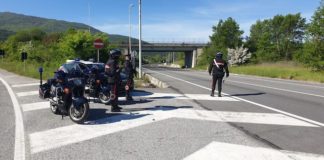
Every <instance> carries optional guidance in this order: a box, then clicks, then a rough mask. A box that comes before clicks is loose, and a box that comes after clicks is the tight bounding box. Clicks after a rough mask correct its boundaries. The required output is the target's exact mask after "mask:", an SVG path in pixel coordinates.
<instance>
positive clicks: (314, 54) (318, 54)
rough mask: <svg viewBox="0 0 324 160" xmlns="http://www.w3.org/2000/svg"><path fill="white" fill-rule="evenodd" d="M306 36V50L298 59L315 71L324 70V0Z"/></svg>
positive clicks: (304, 49)
mask: <svg viewBox="0 0 324 160" xmlns="http://www.w3.org/2000/svg"><path fill="white" fill-rule="evenodd" d="M306 34H307V38H306V42H305V45H304V48H303V50H302V52H300V54H298V55H297V56H296V59H298V60H299V61H300V62H303V63H305V64H306V65H308V66H310V67H312V68H314V69H315V70H324V0H322V1H321V3H320V6H319V7H318V8H317V10H316V11H315V13H314V15H313V16H312V19H311V23H310V24H309V26H308V27H307V31H306Z"/></svg>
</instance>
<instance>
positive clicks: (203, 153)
mask: <svg viewBox="0 0 324 160" xmlns="http://www.w3.org/2000/svg"><path fill="white" fill-rule="evenodd" d="M201 159H209V160H225V159H226V160H261V159H262V160H263V159H264V160H292V159H291V158H290V157H289V156H288V155H286V154H284V153H282V152H280V151H279V150H275V149H272V148H261V147H252V146H244V145H239V144H230V143H223V142H215V141H214V142H211V143H209V144H208V145H207V146H205V147H204V148H202V149H200V150H198V151H196V152H194V153H193V154H191V155H189V156H187V157H186V158H184V160H201Z"/></svg>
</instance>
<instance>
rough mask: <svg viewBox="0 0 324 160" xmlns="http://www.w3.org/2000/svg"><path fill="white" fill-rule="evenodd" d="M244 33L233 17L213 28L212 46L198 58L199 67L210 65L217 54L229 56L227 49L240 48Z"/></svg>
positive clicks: (205, 49) (206, 48)
mask: <svg viewBox="0 0 324 160" xmlns="http://www.w3.org/2000/svg"><path fill="white" fill-rule="evenodd" d="M242 34H243V31H242V30H240V27H239V25H238V23H237V22H236V21H235V20H234V19H233V18H231V17H229V18H227V19H226V20H225V21H223V20H220V21H219V22H218V24H217V25H216V26H213V35H212V36H210V41H211V45H210V46H208V47H205V48H204V51H203V54H202V55H201V56H200V57H198V66H204V65H206V64H209V62H210V61H211V60H212V58H213V57H215V54H216V53H217V52H222V53H224V54H225V58H226V54H227V48H235V47H238V46H240V45H241V44H242V43H243V42H242Z"/></svg>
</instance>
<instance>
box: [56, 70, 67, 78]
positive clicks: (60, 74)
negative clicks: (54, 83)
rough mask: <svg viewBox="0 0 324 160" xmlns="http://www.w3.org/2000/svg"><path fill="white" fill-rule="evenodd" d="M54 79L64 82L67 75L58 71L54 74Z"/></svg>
mask: <svg viewBox="0 0 324 160" xmlns="http://www.w3.org/2000/svg"><path fill="white" fill-rule="evenodd" d="M54 73H55V74H54V77H55V78H56V79H59V80H64V79H65V77H66V73H65V72H64V71H63V70H58V71H56V72H54Z"/></svg>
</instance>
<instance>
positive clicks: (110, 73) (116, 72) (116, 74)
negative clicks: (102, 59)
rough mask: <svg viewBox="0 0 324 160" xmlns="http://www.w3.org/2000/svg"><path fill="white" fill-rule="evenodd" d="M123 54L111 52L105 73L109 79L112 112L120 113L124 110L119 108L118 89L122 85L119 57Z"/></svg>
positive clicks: (116, 50) (118, 51)
mask: <svg viewBox="0 0 324 160" xmlns="http://www.w3.org/2000/svg"><path fill="white" fill-rule="evenodd" d="M120 56H121V52H120V50H118V49H113V50H111V51H110V52H109V60H108V61H107V63H106V65H105V73H106V75H107V77H108V84H109V85H110V88H111V91H110V102H111V111H112V112H120V110H121V109H122V108H121V107H119V106H118V87H119V83H120V69H119V64H118V63H119V57H120Z"/></svg>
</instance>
